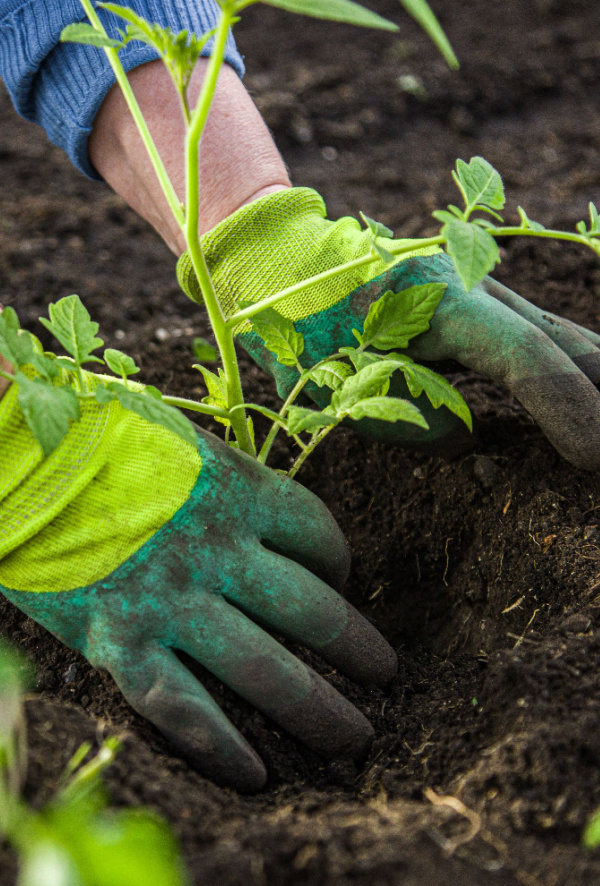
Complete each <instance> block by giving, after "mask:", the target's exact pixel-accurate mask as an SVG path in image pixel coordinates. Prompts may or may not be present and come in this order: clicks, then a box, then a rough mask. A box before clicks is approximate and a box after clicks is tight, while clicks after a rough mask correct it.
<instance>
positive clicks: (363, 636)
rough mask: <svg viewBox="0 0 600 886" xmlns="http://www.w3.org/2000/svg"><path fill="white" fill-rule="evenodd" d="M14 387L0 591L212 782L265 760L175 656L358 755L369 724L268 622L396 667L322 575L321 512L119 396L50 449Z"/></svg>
mask: <svg viewBox="0 0 600 886" xmlns="http://www.w3.org/2000/svg"><path fill="white" fill-rule="evenodd" d="M84 375H85V378H84V380H85V384H86V386H87V387H88V388H89V389H90V390H91V389H93V387H94V384H95V381H94V376H92V375H91V374H89V373H85V374H84ZM15 388H16V386H15V385H13V386H12V388H9V390H8V391H7V393H6V394H5V396H4V398H3V399H2V400H1V401H0V464H2V474H1V477H0V524H1V525H2V535H1V537H0V590H1V591H2V593H3V594H5V595H6V597H8V599H9V600H11V601H12V602H13V603H14V604H15V605H16V606H18V607H19V608H20V609H22V610H23V611H24V612H26V613H27V614H28V615H30V616H31V617H32V618H34V619H35V620H36V621H38V622H39V623H40V624H42V625H44V626H45V627H46V628H48V629H49V630H50V631H52V633H54V634H55V635H56V636H57V637H59V639H61V640H62V641H63V642H64V643H66V644H67V645H68V646H70V647H72V648H73V649H77V650H79V651H80V652H82V653H83V655H85V656H86V658H87V659H88V660H89V661H90V662H91V663H92V664H93V665H95V666H97V667H101V668H105V669H107V670H108V671H109V672H110V673H111V674H112V676H113V677H114V679H115V680H116V682H117V684H118V685H119V687H120V688H121V690H122V691H123V694H124V695H125V697H126V698H127V699H128V700H129V702H130V703H131V704H132V705H133V707H134V708H135V709H136V710H137V711H138V712H139V713H140V714H142V715H143V716H145V717H147V718H148V719H149V720H150V721H151V722H152V723H154V724H155V726H157V727H158V728H159V729H160V730H161V732H163V733H164V734H165V735H166V736H167V737H168V738H169V739H170V741H171V742H172V743H173V744H174V745H175V746H176V747H177V748H178V749H179V751H180V752H181V753H182V754H183V755H185V756H186V757H188V758H190V760H191V761H192V762H193V764H194V765H195V766H196V767H197V768H198V769H199V770H200V771H201V772H202V773H204V774H205V775H207V776H208V777H210V778H212V779H214V780H215V781H217V782H219V783H221V784H225V785H231V786H234V787H236V788H238V789H240V790H248V791H249V790H255V789H258V788H260V787H261V786H262V784H263V783H264V781H265V778H266V773H265V769H264V766H263V764H262V762H261V760H260V759H259V757H258V756H257V754H256V753H255V752H254V751H253V750H252V748H251V747H250V746H249V744H248V743H247V742H246V741H245V739H244V738H243V737H242V736H241V735H240V734H239V733H238V731H237V730H236V729H235V728H234V727H233V726H232V724H231V723H230V722H229V721H228V719H227V718H226V716H225V715H224V714H223V712H222V711H221V709H220V708H219V707H218V705H217V704H216V703H215V702H214V701H213V700H212V698H211V696H210V695H209V694H208V692H207V691H206V690H205V689H204V688H203V687H202V686H201V684H200V683H199V682H198V681H197V680H196V679H195V678H194V677H193V676H192V674H191V673H190V671H189V670H188V669H187V668H186V667H185V666H184V665H183V664H182V663H181V661H180V660H179V659H178V657H177V656H176V654H175V650H182V651H184V652H185V653H187V654H188V655H190V656H192V657H193V658H194V659H195V660H196V661H198V662H200V663H201V664H202V665H203V666H204V667H206V668H207V669H208V670H209V671H211V672H212V673H213V674H215V675H216V676H217V677H218V678H219V679H221V680H222V681H223V682H224V683H226V684H227V685H228V686H230V687H231V688H232V689H234V690H235V691H236V692H237V693H239V694H240V695H241V696H242V697H243V698H245V699H247V700H248V701H249V702H251V703H252V704H254V705H255V706H256V707H257V708H259V709H260V710H261V711H263V712H264V713H266V714H267V715H268V716H270V717H271V718H272V719H273V720H275V721H276V722H277V723H279V724H280V725H281V726H282V727H283V728H285V729H287V730H288V731H290V732H291V733H292V734H293V735H295V736H297V737H298V738H300V739H301V740H302V741H304V742H306V744H307V745H309V746H310V747H311V748H313V749H314V750H315V751H317V752H318V753H321V754H323V755H326V756H336V755H343V754H347V755H352V756H356V755H358V754H360V753H361V752H362V751H363V750H364V749H365V747H366V745H367V744H368V742H369V740H370V738H371V736H372V729H371V726H370V725H369V723H368V722H367V720H366V719H365V718H364V717H363V716H362V714H360V713H359V711H357V710H356V709H355V708H354V707H353V706H352V705H351V704H350V703H349V702H348V701H347V700H346V699H345V698H344V697H343V696H341V695H340V694H339V693H338V692H337V691H336V690H335V689H333V688H332V687H331V686H330V685H329V684H328V683H327V682H326V681H325V680H323V679H322V678H321V677H320V676H318V675H317V674H316V673H315V672H314V671H312V670H311V669H310V668H309V667H307V666H306V665H305V664H303V663H302V662H300V661H299V660H298V659H297V658H296V657H295V656H294V655H292V654H291V653H290V652H288V651H287V650H286V649H285V648H284V647H283V646H282V645H281V644H280V643H278V642H277V641H276V640H274V639H273V638H272V637H271V636H270V634H269V633H268V630H269V629H272V630H275V631H278V632H281V633H282V634H284V635H286V636H287V637H290V638H292V639H294V640H297V641H299V642H301V643H302V644H303V645H305V646H307V647H309V648H311V649H313V650H315V651H316V652H318V653H319V655H321V656H322V657H323V658H324V659H325V660H326V661H328V662H329V663H330V664H331V665H333V667H335V668H339V670H341V671H343V672H344V673H346V674H347V675H348V676H350V677H351V678H353V679H355V680H357V681H360V682H365V683H371V682H374V683H379V684H385V683H386V682H387V681H388V680H389V679H390V678H391V676H393V673H394V671H395V669H396V659H395V655H394V653H393V651H392V649H391V647H390V646H389V645H388V644H387V643H386V642H385V640H383V638H382V637H381V636H380V635H379V634H378V632H377V631H376V630H375V629H374V628H373V627H372V626H371V625H370V624H369V623H368V622H367V621H366V620H365V619H363V618H362V616H360V615H359V614H358V612H356V611H355V610H354V609H353V608H352V607H351V606H349V605H348V604H347V603H346V602H345V601H344V600H343V599H342V598H341V597H340V596H339V595H338V594H337V593H335V591H333V590H332V588H331V587H330V585H336V586H337V585H339V584H340V583H342V582H343V581H344V579H345V577H346V574H347V570H348V549H347V546H346V543H345V540H344V538H343V536H342V535H341V533H340V531H339V529H338V527H337V525H336V523H335V522H334V520H333V518H332V517H331V515H330V514H329V512H328V510H327V509H326V508H325V506H324V505H323V504H322V503H321V502H320V501H319V500H318V499H317V498H315V497H314V496H313V495H312V494H311V493H309V492H308V491H307V490H305V489H304V488H303V487H301V486H299V485H298V484H296V483H295V482H293V481H291V480H288V479H283V478H281V477H280V476H279V475H277V474H276V473H275V472H273V471H270V470H268V469H266V468H264V467H262V466H261V465H259V464H258V462H256V461H254V460H252V459H250V458H249V457H248V456H245V455H244V454H242V453H240V452H238V451H235V450H233V449H232V448H231V447H229V446H227V445H225V444H224V443H222V442H221V441H219V440H218V439H217V438H216V437H214V436H212V435H211V434H208V433H205V432H201V431H198V441H199V450H198V452H196V451H195V450H194V449H193V448H192V447H191V446H190V445H189V444H188V443H185V442H184V441H183V440H181V439H180V438H179V437H176V436H175V435H173V434H171V433H170V432H169V431H167V430H165V429H164V428H162V427H159V426H157V425H151V424H149V423H148V422H146V421H144V420H143V419H141V418H140V417H139V416H137V415H134V414H133V413H131V412H125V411H124V410H123V409H122V407H121V406H120V405H119V404H118V403H116V402H113V403H110V404H107V405H103V406H99V405H98V404H96V403H95V402H94V401H93V400H89V401H85V402H84V403H83V407H82V409H83V416H82V421H81V422H79V423H75V424H74V425H73V426H72V428H71V430H70V432H69V434H68V435H67V437H66V438H65V439H64V440H63V442H62V443H61V444H60V446H59V447H58V448H57V449H56V450H55V451H54V452H53V453H52V454H51V455H50V456H49V457H47V458H44V457H43V455H42V453H41V449H40V447H39V445H38V444H37V442H36V441H35V440H34V439H33V437H32V436H31V434H30V432H29V430H28V428H27V426H26V425H25V422H24V418H23V414H22V412H21V411H20V409H19V407H18V404H17V398H16V394H17V391H16V389H15Z"/></svg>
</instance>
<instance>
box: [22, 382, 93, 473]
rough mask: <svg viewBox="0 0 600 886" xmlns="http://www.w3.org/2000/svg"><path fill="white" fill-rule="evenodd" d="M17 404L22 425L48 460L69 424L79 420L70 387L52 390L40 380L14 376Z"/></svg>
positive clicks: (53, 388)
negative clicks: (21, 417) (24, 422)
mask: <svg viewBox="0 0 600 886" xmlns="http://www.w3.org/2000/svg"><path fill="white" fill-rule="evenodd" d="M16 381H17V384H18V386H19V392H18V402H19V406H20V407H21V409H22V411H23V415H24V416H25V421H26V422H27V425H28V427H29V429H30V431H31V433H32V434H33V436H34V437H35V438H36V440H37V441H38V443H39V444H40V446H41V447H42V450H43V453H44V455H46V456H48V455H50V453H52V452H53V451H54V450H55V449H56V447H57V446H58V445H59V443H60V442H61V440H63V438H64V437H65V436H66V434H67V433H68V431H69V426H70V422H71V421H77V420H78V419H79V417H80V412H79V401H78V400H77V395H76V393H75V391H74V390H73V388H72V387H71V386H70V385H61V386H54V385H52V384H50V383H49V382H47V381H45V380H44V379H42V378H34V379H30V378H28V377H27V376H26V375H24V374H23V373H22V372H17V373H16Z"/></svg>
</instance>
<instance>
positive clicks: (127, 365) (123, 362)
mask: <svg viewBox="0 0 600 886" xmlns="http://www.w3.org/2000/svg"><path fill="white" fill-rule="evenodd" d="M104 359H105V360H106V363H107V364H108V367H109V369H111V370H112V371H113V372H114V373H115V375H120V376H122V377H125V378H127V377H128V376H129V375H135V374H136V373H137V372H139V371H140V367H139V366H136V363H135V360H134V359H133V358H132V357H128V356H127V354H124V353H123V351H117V350H116V348H107V349H106V350H105V351H104Z"/></svg>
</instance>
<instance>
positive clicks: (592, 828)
mask: <svg viewBox="0 0 600 886" xmlns="http://www.w3.org/2000/svg"><path fill="white" fill-rule="evenodd" d="M583 845H584V846H585V848H586V849H596V848H597V847H598V846H600V809H596V811H595V812H594V813H593V815H592V816H591V818H590V819H589V821H588V823H587V824H586V826H585V830H584V832H583Z"/></svg>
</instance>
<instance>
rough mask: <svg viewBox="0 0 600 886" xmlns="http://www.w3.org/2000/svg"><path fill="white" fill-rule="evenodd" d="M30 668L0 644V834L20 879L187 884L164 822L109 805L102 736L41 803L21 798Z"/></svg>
mask: <svg viewBox="0 0 600 886" xmlns="http://www.w3.org/2000/svg"><path fill="white" fill-rule="evenodd" d="M28 671H29V669H28V668H27V666H26V665H24V663H23V662H22V661H21V659H20V658H17V656H16V654H15V653H14V652H12V651H11V650H9V649H8V648H7V647H6V646H2V645H0V838H2V839H6V840H7V841H8V843H9V844H10V845H11V846H12V848H13V849H14V850H15V851H16V852H17V855H18V857H19V886H40V884H42V883H43V884H52V886H115V884H116V883H127V884H130V886H146V884H147V883H160V884H161V886H186V884H187V883H188V878H187V876H186V874H185V871H184V868H183V863H182V861H181V859H180V856H179V850H178V847H177V844H176V842H175V839H174V837H173V835H172V834H171V831H170V830H169V828H168V826H167V824H166V823H165V822H164V821H163V820H162V819H160V818H159V817H158V816H156V815H155V814H153V813H151V812H150V811H148V810H145V809H119V810H114V809H109V808H108V799H107V796H106V792H105V790H104V788H103V785H102V780H101V775H102V773H103V772H104V770H105V769H106V768H107V767H108V766H110V764H111V763H112V762H113V760H114V758H115V755H116V754H117V752H118V750H119V746H120V744H119V741H118V739H116V738H107V739H106V740H105V741H104V742H103V744H102V746H101V747H100V749H99V751H98V753H97V754H96V755H95V756H92V757H91V758H90V756H89V755H90V751H91V749H92V746H91V745H90V744H89V743H84V744H82V745H81V746H80V747H79V748H78V750H77V751H76V752H75V754H74V755H73V757H72V758H71V760H70V761H69V762H68V764H67V766H66V768H65V770H64V772H63V774H62V776H61V778H60V780H59V786H58V790H57V792H56V794H55V795H54V797H53V798H52V799H51V800H50V801H49V802H48V803H47V804H46V805H45V806H44V807H43V808H42V809H40V810H34V809H33V808H31V807H30V806H29V805H28V804H27V803H26V802H25V801H24V800H23V798H22V796H21V789H22V786H23V782H24V780H25V771H26V762H27V743H26V735H25V725H24V724H25V718H24V713H23V695H24V692H25V690H26V688H27V685H28V683H29V673H28Z"/></svg>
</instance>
